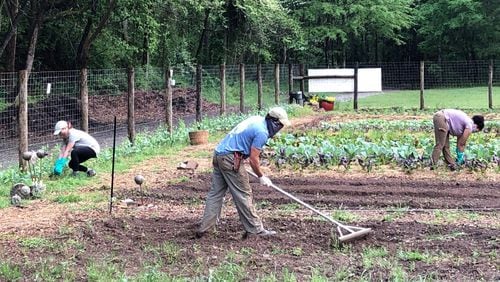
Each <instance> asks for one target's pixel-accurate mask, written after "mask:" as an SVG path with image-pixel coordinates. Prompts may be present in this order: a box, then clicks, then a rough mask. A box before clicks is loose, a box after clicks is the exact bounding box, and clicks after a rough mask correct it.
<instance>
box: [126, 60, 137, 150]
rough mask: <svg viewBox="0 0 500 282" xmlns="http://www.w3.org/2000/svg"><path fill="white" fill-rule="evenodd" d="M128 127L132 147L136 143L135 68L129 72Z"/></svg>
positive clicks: (129, 69)
mask: <svg viewBox="0 0 500 282" xmlns="http://www.w3.org/2000/svg"><path fill="white" fill-rule="evenodd" d="M127 74H128V75H127V85H128V91H127V94H128V95H127V103H128V108H127V125H128V140H129V141H130V143H131V144H132V145H134V142H135V112H134V111H135V109H134V101H135V71H134V68H133V67H129V68H128V72H127Z"/></svg>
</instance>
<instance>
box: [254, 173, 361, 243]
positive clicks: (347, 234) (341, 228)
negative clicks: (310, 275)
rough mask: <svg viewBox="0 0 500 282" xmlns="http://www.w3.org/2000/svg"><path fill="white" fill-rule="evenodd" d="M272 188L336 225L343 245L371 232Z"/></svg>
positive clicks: (279, 189)
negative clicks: (350, 224)
mask: <svg viewBox="0 0 500 282" xmlns="http://www.w3.org/2000/svg"><path fill="white" fill-rule="evenodd" d="M247 172H248V173H249V174H250V175H252V176H254V177H257V175H256V174H255V173H253V172H252V171H250V170H247ZM257 178H258V177H257ZM270 187H271V188H273V189H274V190H276V191H278V192H280V193H281V194H283V195H285V196H287V197H288V198H290V199H292V200H294V201H296V202H297V203H299V204H301V205H303V206H304V207H306V208H308V209H310V210H312V211H313V212H315V213H317V214H319V215H321V216H322V217H323V218H325V219H326V220H328V221H330V222H331V223H333V224H335V225H336V226H337V232H338V233H339V234H340V236H339V237H338V240H339V241H340V242H341V243H346V242H350V241H354V240H357V239H361V238H363V237H365V236H366V235H367V234H368V233H370V232H371V228H364V227H356V226H349V225H345V224H342V223H341V222H338V221H336V220H335V219H333V218H331V217H329V216H328V215H326V214H324V213H322V212H320V211H319V210H317V209H315V208H314V207H312V206H311V205H309V204H307V203H305V202H304V201H302V200H300V199H299V198H297V197H295V196H293V195H292V194H290V193H288V192H286V191H285V190H283V189H281V188H279V187H278V186H276V185H274V184H271V186H270Z"/></svg>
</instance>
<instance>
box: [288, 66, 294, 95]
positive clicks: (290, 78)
mask: <svg viewBox="0 0 500 282" xmlns="http://www.w3.org/2000/svg"><path fill="white" fill-rule="evenodd" d="M292 92H293V65H292V64H288V95H290V94H292Z"/></svg>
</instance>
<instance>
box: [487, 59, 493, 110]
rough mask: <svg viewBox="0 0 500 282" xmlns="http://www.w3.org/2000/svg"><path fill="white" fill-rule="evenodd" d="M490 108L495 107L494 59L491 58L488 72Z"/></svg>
mask: <svg viewBox="0 0 500 282" xmlns="http://www.w3.org/2000/svg"><path fill="white" fill-rule="evenodd" d="M488 108H490V109H493V60H490V67H489V74H488Z"/></svg>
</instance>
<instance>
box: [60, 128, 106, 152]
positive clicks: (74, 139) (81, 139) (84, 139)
mask: <svg viewBox="0 0 500 282" xmlns="http://www.w3.org/2000/svg"><path fill="white" fill-rule="evenodd" d="M63 143H64V144H65V145H68V144H69V143H75V147H90V148H91V149H92V150H94V152H95V154H96V156H97V155H98V154H99V152H100V151H101V147H100V146H99V143H97V140H95V138H94V137H92V136H90V135H89V134H88V133H87V132H85V131H81V130H78V129H75V128H71V129H70V130H69V137H68V139H67V140H64V141H63Z"/></svg>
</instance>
